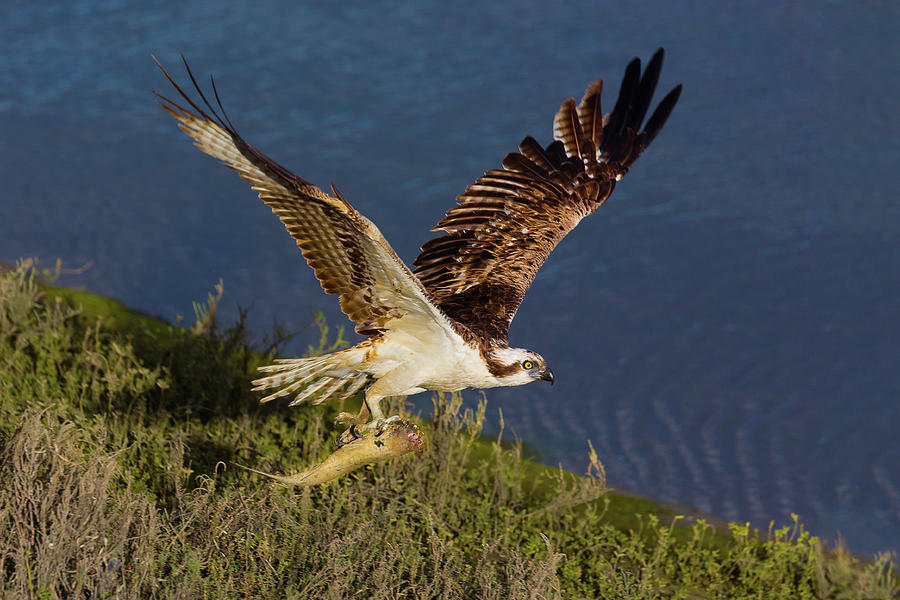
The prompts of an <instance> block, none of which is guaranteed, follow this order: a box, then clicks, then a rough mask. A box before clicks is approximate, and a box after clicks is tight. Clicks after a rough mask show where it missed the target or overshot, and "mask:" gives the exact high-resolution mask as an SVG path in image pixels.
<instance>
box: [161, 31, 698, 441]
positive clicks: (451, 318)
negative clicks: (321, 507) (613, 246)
mask: <svg viewBox="0 0 900 600" xmlns="http://www.w3.org/2000/svg"><path fill="white" fill-rule="evenodd" d="M662 60H663V50H662V49H659V50H658V51H657V52H656V53H655V54H654V55H653V57H652V58H651V59H650V62H649V63H648V64H647V66H646V68H645V69H644V71H643V73H642V72H641V62H640V60H639V59H637V58H635V59H634V60H632V61H631V63H629V65H628V67H627V68H626V70H625V76H624V78H623V80H622V85H621V88H620V91H619V97H618V99H617V100H616V103H615V106H614V108H613V110H612V111H611V112H610V113H608V114H606V115H605V116H603V114H602V110H601V102H600V94H601V92H602V89H603V81H602V80H598V81H595V82H594V83H592V84H590V85H589V86H588V88H587V91H586V92H585V94H584V97H583V98H582V100H581V102H580V103H579V104H577V105H576V103H575V100H574V99H573V98H569V99H568V100H566V101H565V102H563V103H562V105H561V106H560V109H559V112H558V113H557V115H556V118H555V119H554V121H553V136H554V138H555V140H556V141H554V142H553V143H551V144H550V145H549V146H547V147H543V146H541V145H540V144H539V143H538V142H537V141H536V140H535V139H534V138H532V137H530V136H529V137H526V138H525V139H524V140H522V143H521V144H519V151H518V152H513V153H510V154H508V155H507V156H506V158H504V159H503V162H502V168H500V169H492V170H490V171H487V172H486V173H485V174H484V175H483V176H481V177H480V178H478V180H477V181H475V183H473V184H472V185H470V186H469V187H468V188H466V191H465V192H464V193H463V194H462V195H460V196H459V197H458V198H457V205H456V206H455V207H453V208H451V209H450V210H448V211H447V213H446V215H445V217H444V218H443V219H442V220H441V221H439V222H438V223H437V225H436V226H435V228H434V229H433V231H439V232H442V233H441V234H440V235H438V236H437V237H435V238H434V239H432V240H431V241H429V242H427V243H426V244H425V245H423V246H422V252H421V254H419V256H418V257H417V258H416V259H415V261H414V262H413V266H414V267H415V270H414V271H411V270H410V269H409V268H408V267H407V266H406V265H405V264H403V262H402V261H401V260H400V259H399V258H398V257H397V254H396V253H395V252H394V251H393V249H392V248H391V246H390V244H388V242H387V240H385V238H384V236H383V235H382V234H381V232H380V231H379V230H378V228H377V227H376V226H375V225H374V224H373V223H372V222H371V221H369V220H368V219H366V218H365V217H364V216H363V215H361V214H360V213H359V212H358V211H356V210H355V209H354V208H353V207H352V206H351V205H350V204H349V203H348V202H347V201H346V200H345V199H344V198H343V196H341V194H340V193H339V192H338V191H337V190H336V189H335V188H334V187H332V193H331V194H328V193H326V192H324V191H322V190H321V189H319V188H318V187H316V186H314V185H313V184H311V183H309V182H308V181H306V180H304V179H302V178H300V177H298V176H297V175H294V174H293V173H291V172H290V171H288V170H287V169H285V168H284V167H282V166H280V165H279V164H278V163H276V162H275V161H273V160H271V159H270V158H268V157H267V156H265V155H264V154H262V153H261V152H259V151H258V150H256V149H255V148H253V147H252V146H250V145H249V144H247V143H246V142H245V141H244V140H243V139H242V138H241V137H240V136H239V135H238V134H237V132H236V131H235V128H234V127H233V126H232V124H231V121H230V120H229V118H228V116H227V114H226V113H225V111H224V109H222V103H221V101H220V100H219V97H218V92H217V91H216V89H215V82H213V84H212V89H213V94H214V99H215V101H216V105H217V106H218V110H216V108H214V107H213V105H212V104H211V103H210V102H209V100H208V99H207V97H206V95H205V94H204V93H203V91H202V90H201V88H200V86H199V85H198V84H197V82H196V80H195V79H194V76H193V74H192V73H191V70H190V68H189V67H188V65H187V62H186V61H185V63H184V64H185V69H186V71H187V73H188V76H189V78H190V80H191V82H192V83H193V86H194V88H195V90H196V92H197V94H198V95H199V100H198V101H197V102H195V101H194V100H192V99H191V98H190V96H189V95H188V94H187V93H185V92H184V90H182V88H181V87H179V86H178V84H176V83H175V81H174V79H172V77H171V76H170V75H169V73H168V72H166V70H165V69H163V68H162V66H160V69H162V72H163V74H164V75H165V77H166V78H167V79H168V80H169V82H170V83H171V84H172V86H173V87H174V88H175V90H176V91H177V92H178V94H179V95H180V96H181V98H182V99H183V101H184V102H185V103H186V104H187V106H184V105H182V104H179V103H177V102H175V101H172V100H170V99H168V98H166V97H164V96H162V95H159V97H160V99H161V102H160V104H161V105H162V106H163V108H165V109H166V110H167V111H168V112H169V114H171V115H172V116H173V117H175V119H177V120H178V124H179V126H180V127H181V129H182V130H183V131H184V132H185V133H187V134H188V135H189V136H190V137H192V138H193V139H194V144H195V145H196V146H197V147H198V148H200V150H202V151H203V152H205V153H207V154H209V155H211V156H214V157H216V158H218V159H220V160H221V161H222V162H223V163H225V165H226V166H228V167H230V168H231V169H233V170H235V171H236V172H237V173H238V174H239V175H240V176H241V177H242V178H244V179H245V180H246V181H248V182H249V183H250V184H251V185H252V187H253V189H254V190H255V191H256V192H258V193H259V197H260V199H262V201H263V202H265V203H266V204H268V205H269V207H271V209H272V212H274V213H275V214H276V215H277V216H278V218H279V219H281V222H282V223H283V224H284V226H285V228H286V229H287V231H288V233H289V234H290V235H291V237H293V238H294V240H295V241H296V242H297V246H298V247H299V248H300V251H301V253H302V254H303V256H304V258H306V261H307V263H308V264H309V265H310V266H311V267H312V268H313V270H314V272H315V274H316V277H317V278H318V279H319V282H320V283H321V284H322V288H323V289H324V290H325V291H326V292H328V293H333V294H338V296H339V300H340V305H341V310H343V312H344V313H345V314H347V316H349V317H350V319H352V320H353V321H354V322H355V323H356V331H357V332H359V333H360V334H362V335H364V336H366V338H365V339H364V340H363V341H362V342H360V343H359V344H357V345H356V346H354V347H352V348H349V349H347V350H342V351H339V352H334V353H331V354H326V355H324V356H317V357H312V358H299V359H280V360H278V361H276V364H274V365H271V366H267V367H263V368H262V369H261V370H262V371H263V372H265V373H269V375H267V376H265V377H263V378H261V379H258V380H256V381H254V384H255V385H256V387H255V388H254V389H257V390H274V391H273V392H272V393H271V394H269V395H268V396H266V397H265V398H263V401H267V400H271V399H273V398H277V397H281V396H289V395H293V396H294V398H293V401H292V404H296V403H299V402H303V401H304V400H311V401H312V402H314V403H319V402H324V401H325V400H328V399H330V398H338V397H348V396H350V395H352V394H354V393H356V392H358V391H359V390H361V389H365V400H366V401H365V403H364V405H363V412H362V413H361V414H360V416H359V417H357V418H355V419H354V418H351V417H349V416H348V415H344V417H343V418H342V420H344V421H346V422H349V423H354V424H356V423H361V422H362V421H364V420H365V419H366V418H367V413H371V417H372V420H371V421H370V422H369V423H368V426H370V427H378V426H380V425H382V424H383V423H384V421H385V418H384V414H383V413H382V411H381V408H380V404H379V402H380V400H381V399H382V398H385V397H388V396H403V395H409V394H416V393H419V392H423V391H426V390H434V391H443V392H452V391H457V390H461V389H464V388H469V387H472V388H490V387H499V386H512V385H522V384H525V383H529V382H531V381H535V380H538V379H542V380H546V381H550V382H551V383H552V382H553V373H552V371H550V368H549V367H548V366H547V364H546V362H545V361H544V359H543V358H542V357H541V356H540V355H539V354H537V353H535V352H533V351H531V350H527V349H523V348H514V347H511V346H509V343H508V337H507V332H508V329H509V324H510V322H511V321H512V319H513V317H514V316H515V314H516V311H517V310H518V307H519V304H520V303H521V302H522V299H523V298H524V296H525V293H526V292H527V290H528V287H529V286H530V285H531V282H532V280H533V279H534V277H535V275H536V274H537V271H538V269H539V268H540V266H541V265H542V264H543V262H544V260H546V258H547V256H548V255H549V254H550V252H551V251H552V250H553V248H555V247H556V245H557V244H558V243H559V242H560V240H562V238H563V237H565V235H566V234H567V233H568V232H569V231H571V230H572V229H574V228H575V226H576V225H578V223H579V222H580V221H581V220H582V219H583V218H584V217H586V216H588V215H590V214H591V213H592V212H593V211H594V210H596V209H597V208H598V207H599V206H600V205H601V204H603V202H604V201H605V200H606V199H607V198H608V197H609V196H610V194H612V191H613V189H614V188H615V185H616V182H617V181H619V180H620V179H621V178H622V177H623V176H624V175H625V173H626V172H627V171H628V169H629V168H630V167H631V165H632V164H633V163H634V161H635V160H636V159H637V158H638V156H640V154H641V153H642V152H643V151H644V150H645V149H646V148H647V146H649V145H650V142H652V141H653V139H654V138H655V137H656V135H657V134H658V133H659V131H660V129H662V126H663V125H664V124H665V122H666V119H667V118H668V116H669V114H670V113H671V111H672V109H673V108H674V106H675V104H676V102H677V101H678V97H679V95H680V93H681V86H680V85H679V86H677V87H675V88H674V89H673V90H672V91H671V92H669V93H668V94H667V95H666V96H665V97H664V98H663V99H662V101H660V103H659V105H658V106H657V107H656V109H655V110H654V112H653V114H652V115H651V116H650V119H649V120H648V121H647V124H646V126H645V127H644V128H643V130H642V129H641V124H642V123H643V121H644V117H645V115H646V114H647V111H648V109H649V108H650V104H651V100H652V97H653V93H654V90H655V89H656V84H657V80H658V78H659V73H660V69H661V67H662Z"/></svg>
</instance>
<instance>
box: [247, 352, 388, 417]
mask: <svg viewBox="0 0 900 600" xmlns="http://www.w3.org/2000/svg"><path fill="white" fill-rule="evenodd" d="M365 359H366V349H365V348H361V347H359V346H354V347H353V348H348V349H346V350H341V351H340V352H332V353H331V354H325V355H324V356H313V357H311V358H280V359H276V361H275V363H276V364H274V365H268V366H265V367H260V368H259V370H260V371H262V372H264V373H273V374H272V375H268V376H266V377H262V378H260V379H256V380H254V381H253V385H254V386H255V387H254V388H253V391H260V390H269V389H277V388H280V389H277V391H275V392H274V393H272V394H269V395H268V396H266V397H265V398H263V399H262V400H261V402H268V401H269V400H274V399H275V398H281V397H282V396H288V395H290V394H293V393H294V392H297V391H298V390H299V393H298V394H297V396H296V397H295V398H294V399H293V400H291V403H290V406H295V405H297V404H300V403H301V402H303V401H305V400H309V399H312V403H313V404H321V403H322V402H325V401H326V400H329V399H331V398H336V399H340V400H343V399H345V398H349V397H350V396H352V395H353V394H355V393H356V392H358V391H359V390H360V389H361V388H362V387H363V386H365V385H366V384H367V383H368V382H369V381H371V379H372V376H371V375H369V374H368V373H365V372H362V371H358V370H356V369H357V368H358V367H359V366H360V365H361V364H362V363H363V362H364V361H365Z"/></svg>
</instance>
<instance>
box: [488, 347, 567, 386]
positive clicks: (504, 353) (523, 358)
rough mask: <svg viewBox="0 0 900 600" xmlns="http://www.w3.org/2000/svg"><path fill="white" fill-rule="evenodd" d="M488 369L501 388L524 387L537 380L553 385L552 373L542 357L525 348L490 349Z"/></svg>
mask: <svg viewBox="0 0 900 600" xmlns="http://www.w3.org/2000/svg"><path fill="white" fill-rule="evenodd" d="M488 369H489V370H490V372H491V374H492V375H493V376H494V377H495V378H497V379H498V380H499V381H500V385H501V386H509V385H525V384H526V383H531V382H532V381H537V380H539V379H540V380H543V381H549V382H550V384H551V385H552V384H553V371H551V370H550V367H548V366H547V361H545V360H544V357H543V356H541V355H540V354H538V353H537V352H532V351H531V350H526V349H525V348H509V347H503V348H492V349H491V352H490V354H489V356H488Z"/></svg>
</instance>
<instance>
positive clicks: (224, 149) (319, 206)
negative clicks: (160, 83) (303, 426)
mask: <svg viewBox="0 0 900 600" xmlns="http://www.w3.org/2000/svg"><path fill="white" fill-rule="evenodd" d="M157 64H159V63H157ZM159 68H160V69H162V72H163V74H164V75H165V76H166V78H167V79H168V80H169V82H170V83H171V84H172V85H173V86H174V87H175V89H176V90H177V91H178V93H179V94H180V95H181V97H182V98H183V99H184V101H185V102H187V103H188V104H189V105H190V106H191V108H193V111H194V112H191V111H190V110H188V109H186V108H184V107H182V106H180V105H178V104H176V103H175V102H173V101H171V100H169V99H168V98H166V97H164V96H161V95H159V94H157V95H158V96H159V97H160V98H161V99H162V102H160V104H161V105H162V107H163V108H164V109H166V111H168V112H169V114H171V115H172V116H173V117H175V118H176V119H177V120H178V124H179V126H180V127H181V129H182V130H183V131H184V132H185V133H187V134H188V135H189V136H191V137H192V138H193V139H194V144H195V145H196V146H197V147H198V148H199V149H200V150H202V151H203V152H205V153H207V154H209V155H211V156H214V157H216V158H218V159H220V160H221V161H222V162H223V163H225V165H227V166H228V167H230V168H231V169H233V170H235V171H236V172H237V173H238V175H240V176H241V177H243V178H244V179H245V180H247V181H248V182H249V183H250V184H251V185H252V186H253V189H254V190H255V191H256V192H258V193H259V197H260V198H261V199H262V201H263V202H265V203H266V204H268V205H269V207H271V209H272V212H274V213H275V214H276V215H278V218H279V219H281V222H282V223H284V226H285V228H286V229H287V231H288V233H290V235H291V237H293V238H294V240H295V241H296V242H297V246H299V247H300V251H301V252H302V253H303V256H304V257H305V258H306V261H307V262H308V263H309V265H310V266H311V267H312V268H313V270H314V271H315V274H316V277H317V278H318V279H319V282H320V283H321V284H322V288H323V289H324V290H325V291H326V292H328V293H330V294H338V295H339V296H340V303H341V309H342V310H343V311H344V313H345V314H347V315H348V316H349V317H350V318H351V319H352V320H353V321H355V322H356V323H357V326H356V330H357V331H358V332H360V333H363V334H372V333H375V332H377V331H379V330H381V329H385V328H390V327H391V326H392V325H393V324H394V323H395V322H397V321H398V320H400V319H407V320H409V319H415V320H418V321H419V325H420V326H421V325H423V324H424V325H425V326H426V327H428V328H432V329H435V330H448V331H449V329H450V323H449V322H448V321H447V319H446V317H444V315H442V314H441V312H440V310H439V309H438V308H437V307H436V306H435V305H434V303H433V302H431V301H430V300H429V298H428V294H427V293H426V291H425V289H424V287H423V286H422V284H421V283H420V282H419V280H418V279H417V278H416V277H415V276H414V275H413V274H412V272H411V271H410V270H409V268H408V267H407V266H406V265H405V264H403V262H402V261H401V260H400V259H399V258H398V257H397V255H396V254H395V253H394V251H393V249H391V246H390V245H389V244H388V243H387V240H385V239H384V236H383V235H382V234H381V232H380V231H379V230H378V228H377V227H375V225H374V224H372V222H371V221H369V220H368V219H367V218H365V217H364V216H363V215H361V214H360V213H359V212H357V211H356V210H355V209H354V208H353V207H352V206H350V204H349V203H348V202H347V201H346V200H344V198H343V197H342V196H341V195H340V194H338V193H337V191H336V190H334V189H333V192H334V195H333V196H332V195H329V194H326V193H325V192H323V191H322V190H320V189H319V188H317V187H316V186H314V185H313V184H311V183H309V182H308V181H305V180H304V179H301V178H300V177H298V176H296V175H294V174H293V173H291V172H290V171H288V170H287V169H285V168H284V167H282V166H280V165H279V164H278V163H276V162H275V161H273V160H271V159H270V158H268V157H267V156H265V155H264V154H262V153H261V152H259V151H258V150H256V149H255V148H253V147H252V146H250V145H249V144H247V142H245V141H244V140H243V139H242V138H241V137H240V136H239V135H238V134H237V133H236V132H235V130H234V127H233V126H232V125H231V123H230V121H229V120H228V117H227V115H225V111H224V110H221V108H222V104H221V102H218V93H217V92H215V83H213V91H214V93H215V98H216V101H217V102H218V105H219V108H220V110H221V112H222V116H220V115H219V114H218V113H217V112H216V110H215V109H213V107H212V106H211V105H210V103H209V102H208V101H207V100H206V97H205V96H204V95H203V92H202V91H201V89H200V87H199V86H198V85H197V82H196V80H195V79H194V76H193V75H192V74H191V71H190V68H189V67H188V66H187V62H186V61H185V68H186V69H187V72H188V75H189V76H190V78H191V81H192V82H193V84H194V87H195V88H196V90H197V92H198V93H199V94H200V98H201V99H202V102H203V104H204V106H205V109H204V108H201V107H200V106H198V105H197V104H196V103H194V101H193V100H191V98H190V97H189V96H188V95H187V94H185V93H184V91H182V89H181V88H180V87H178V85H177V84H176V83H175V82H174V81H173V80H172V78H171V77H170V76H169V74H168V73H167V72H166V70H165V69H163V68H162V65H160V67H159Z"/></svg>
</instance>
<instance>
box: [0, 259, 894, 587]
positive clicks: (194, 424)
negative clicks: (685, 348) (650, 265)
mask: <svg viewBox="0 0 900 600" xmlns="http://www.w3.org/2000/svg"><path fill="white" fill-rule="evenodd" d="M216 303H217V300H216V298H212V297H211V299H210V302H209V304H208V305H207V306H206V307H205V308H204V307H198V310H197V313H198V322H197V324H195V325H194V326H193V327H191V328H190V329H184V328H179V327H171V326H169V325H167V324H165V323H163V322H161V321H158V320H154V319H150V318H148V317H146V316H142V315H140V314H138V313H135V312H134V311H131V310H129V309H127V308H126V307H124V306H123V305H121V304H119V303H117V302H114V301H112V300H108V299H105V298H101V297H99V296H95V295H92V294H88V293H85V292H77V291H72V290H65V289H59V288H52V287H49V286H45V285H42V284H39V283H38V282H37V281H36V280H35V278H34V277H33V275H32V273H31V272H30V271H29V270H27V269H23V268H19V269H16V270H12V271H9V272H7V273H5V274H2V275H0V448H2V449H0V596H2V597H34V598H56V597H59V598H88V597H89V598H103V597H109V598H113V597H115V598H118V597H160V598H178V597H190V598H193V597H210V598H235V597H262V598H268V597H279V598H280V597H285V598H445V599H452V598H745V597H746V598H889V597H897V595H898V585H897V579H896V578H895V575H894V573H893V571H892V568H893V565H892V563H891V562H890V557H889V556H887V555H884V556H881V557H878V558H877V560H874V561H862V560H860V559H857V558H856V557H853V556H852V555H850V554H849V553H847V552H846V551H845V550H844V549H842V548H836V549H826V547H825V544H824V543H823V542H821V541H820V540H818V539H817V538H815V537H812V536H810V535H809V534H808V533H807V532H806V531H805V530H804V529H803V527H802V526H801V525H799V524H798V523H796V522H794V523H791V524H789V526H788V527H785V528H782V529H778V530H773V531H770V532H769V533H768V534H758V533H755V532H752V531H750V530H748V529H747V528H746V527H742V526H739V525H734V524H732V525H731V535H724V534H723V533H721V532H720V531H717V530H716V529H715V528H713V527H712V526H711V525H709V524H707V523H705V522H703V521H702V520H701V521H700V522H699V523H694V524H690V525H682V523H684V522H685V520H684V519H680V518H678V515H675V514H673V512H672V510H671V509H667V508H665V507H664V506H661V505H659V504H657V503H654V502H652V501H650V500H647V499H642V498H636V497H632V496H628V495H624V494H616V493H611V492H609V491H608V490H607V489H606V487H605V484H604V480H603V472H602V465H601V464H600V462H599V460H597V459H596V457H594V458H593V460H592V469H591V472H590V473H589V474H588V475H587V476H576V475H573V474H571V473H566V472H563V471H560V470H558V469H553V468H549V467H546V466H542V465H539V464H537V463H535V462H532V461H530V460H526V459H524V458H523V450H522V446H521V445H520V444H515V443H512V444H510V443H506V442H501V441H500V440H499V439H485V438H484V437H482V435H481V425H482V422H483V420H484V414H485V411H486V410H487V408H486V406H485V404H484V403H483V402H482V403H481V404H479V406H478V407H477V408H476V409H474V410H464V409H463V405H462V402H461V400H460V398H459V397H458V396H449V397H441V398H435V412H434V418H433V421H431V422H422V423H421V426H422V427H423V430H424V433H425V436H426V438H427V440H428V449H427V451H426V452H425V453H424V454H422V455H415V456H407V457H403V458H401V459H398V460H396V461H393V462H390V463H387V464H382V465H375V466H371V467H367V468H365V469H361V470H359V471H357V472H355V473H353V474H351V475H349V476H347V477H344V478H342V479H339V480H337V481H335V482H332V483H329V484H326V485H324V486H320V487H316V488H312V489H289V488H284V487H282V486H280V485H278V484H273V483H272V482H271V481H269V480H266V479H264V478H260V477H258V476H256V475H254V474H251V473H247V472H245V471H242V470H240V469H235V468H233V466H232V465H233V463H235V462H238V463H242V464H247V465H250V466H253V467H256V468H259V469H261V470H264V471H269V472H281V473H291V472H296V471H299V470H302V469H304V468H306V467H307V466H309V465H310V464H311V463H313V462H315V461H317V460H319V459H321V458H322V457H324V456H325V455H326V454H328V453H329V452H331V449H332V446H331V445H332V443H333V440H334V437H335V434H336V431H335V430H334V428H333V427H331V425H330V423H331V419H332V418H333V416H334V415H335V414H336V412H337V411H339V410H344V409H348V408H350V407H349V406H348V407H342V406H327V405H324V406H302V407H298V408H288V407H286V406H284V405H283V404H279V403H274V404H270V405H260V404H259V403H258V398H257V397H256V395H255V394H253V393H251V392H250V391H249V388H250V386H249V383H248V382H249V379H250V378H251V377H252V371H253V369H254V368H255V367H256V366H258V365H259V364H261V363H262V362H265V361H267V360H268V359H269V358H270V356H268V354H270V353H271V352H273V351H275V350H276V349H277V346H278V342H279V341H280V340H281V339H282V338H281V336H280V335H276V336H274V339H273V341H272V343H271V344H269V348H267V349H266V350H264V351H260V350H254V349H252V348H250V347H249V345H248V343H247V341H246V340H247V332H246V329H245V327H244V324H243V318H241V319H239V321H238V322H237V323H236V324H234V325H232V326H231V327H229V328H228V329H226V330H224V331H222V330H220V329H219V328H218V327H217V325H216V322H215V312H214V308H215V306H216ZM211 309H212V310H211ZM340 343H341V341H340V335H339V333H338V335H337V336H335V335H332V334H330V333H329V332H328V331H327V329H326V328H324V326H323V332H322V339H321V340H320V344H319V347H318V348H315V349H312V350H313V351H324V350H327V349H329V348H330V347H333V346H334V345H336V344H337V345H339V344H340ZM355 402H357V403H358V402H359V400H358V399H357V400H355Z"/></svg>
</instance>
